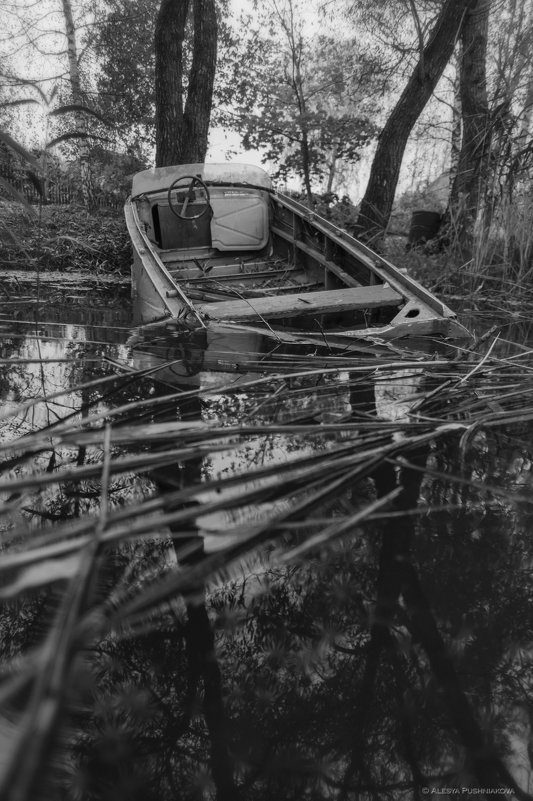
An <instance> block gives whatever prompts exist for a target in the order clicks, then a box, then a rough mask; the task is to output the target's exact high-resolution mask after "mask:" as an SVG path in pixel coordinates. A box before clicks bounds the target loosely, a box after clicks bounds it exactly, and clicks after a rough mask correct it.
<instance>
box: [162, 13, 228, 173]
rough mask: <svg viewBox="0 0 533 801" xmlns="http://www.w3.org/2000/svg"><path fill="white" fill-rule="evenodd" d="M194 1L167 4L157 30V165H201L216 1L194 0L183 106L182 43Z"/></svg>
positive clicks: (213, 64)
mask: <svg viewBox="0 0 533 801" xmlns="http://www.w3.org/2000/svg"><path fill="white" fill-rule="evenodd" d="M188 12H189V0H162V2H161V6H160V9H159V14H158V16H157V20H156V28H155V103H156V115H155V116H156V166H158V167H163V166H166V165H170V164H187V163H189V162H202V161H204V160H205V154H206V151H207V138H208V132H209V120H210V117H211V105H212V97H213V85H214V80H215V69H216V55H217V17H216V8H215V2H214V0H193V21H194V40H193V53H192V65H191V70H190V73H189V76H188V78H189V80H188V91H187V100H186V102H185V108H184V102H183V77H184V76H183V43H184V39H185V25H186V22H187V15H188Z"/></svg>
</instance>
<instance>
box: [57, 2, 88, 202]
mask: <svg viewBox="0 0 533 801" xmlns="http://www.w3.org/2000/svg"><path fill="white" fill-rule="evenodd" d="M62 2H63V16H64V17H65V29H66V36H67V55H68V68H69V78H70V91H71V94H72V102H73V103H74V104H75V105H77V106H81V105H83V94H82V91H81V80H80V71H79V68H78V49H77V46H76V28H75V26H74V17H73V16H72V6H71V3H70V0H62ZM76 133H78V134H80V140H79V145H78V148H79V158H80V171H81V191H82V195H83V202H84V204H85V206H87V208H89V209H91V208H93V207H94V181H93V174H92V169H91V160H90V153H89V145H88V143H87V139H86V135H87V117H86V116H85V114H84V113H83V112H82V111H79V112H77V113H76Z"/></svg>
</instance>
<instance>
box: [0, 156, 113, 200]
mask: <svg viewBox="0 0 533 801" xmlns="http://www.w3.org/2000/svg"><path fill="white" fill-rule="evenodd" d="M0 177H1V178H3V179H4V180H5V181H7V182H8V183H9V184H10V185H11V186H12V187H13V188H14V189H16V190H17V192H19V193H20V194H21V195H23V196H24V197H25V198H26V200H27V201H28V203H36V204H38V203H40V202H41V201H42V202H43V203H45V204H58V205H68V204H70V203H82V201H83V198H82V193H81V187H80V186H79V185H78V184H77V183H76V182H75V181H73V180H72V179H70V178H68V177H61V178H59V179H49V180H47V181H45V182H44V186H43V194H42V196H41V194H40V193H39V191H38V189H37V187H36V186H35V184H34V183H33V182H32V180H31V179H30V178H29V177H28V175H27V174H25V173H24V172H22V171H18V170H14V169H13V168H12V167H11V165H9V164H5V163H2V162H0ZM0 197H3V198H6V199H8V198H9V199H12V196H11V197H10V196H9V192H8V190H7V189H5V188H4V187H2V186H0ZM125 199H126V198H125V197H124V198H122V197H120V196H119V195H118V196H117V195H116V194H111V193H109V192H104V191H102V190H99V189H97V191H96V193H95V200H96V204H97V206H99V207H100V208H113V209H116V208H120V207H122V206H123V205H124V201H125Z"/></svg>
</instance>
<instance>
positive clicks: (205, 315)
mask: <svg viewBox="0 0 533 801" xmlns="http://www.w3.org/2000/svg"><path fill="white" fill-rule="evenodd" d="M125 214H126V222H127V226H128V231H129V234H130V237H131V241H132V244H133V267H132V288H133V294H134V297H136V299H137V308H138V318H139V319H138V320H137V322H139V323H141V324H144V323H151V322H154V321H158V320H168V319H169V318H170V319H171V320H172V321H175V323H176V325H178V326H183V327H185V328H188V329H197V328H200V329H202V328H204V329H205V328H208V327H209V326H210V325H218V326H220V325H221V324H222V325H230V326H236V327H242V326H244V327H247V328H249V329H255V330H258V331H261V330H262V331H265V332H266V331H269V332H270V334H273V335H274V336H278V335H279V336H280V337H282V335H283V334H285V335H287V333H288V332H294V333H298V334H300V335H301V334H302V332H305V333H306V334H309V335H312V336H314V337H315V338H316V337H317V336H318V337H320V338H321V339H322V341H327V340H328V337H334V338H335V339H336V341H338V338H339V337H342V338H343V339H345V338H354V337H360V338H368V337H376V338H381V339H385V340H387V339H395V338H398V337H405V336H413V335H414V336H420V335H423V336H425V335H430V336H438V337H446V338H464V337H465V335H466V336H468V334H467V332H466V330H465V329H464V328H463V326H462V325H460V324H459V323H458V321H457V319H456V316H455V314H454V312H453V311H452V310H451V309H449V308H448V307H447V306H446V305H445V304H444V303H442V302H441V301H440V300H438V298H436V297H435V296H434V295H432V293H431V292H429V291H428V290H426V289H424V288H423V287H422V286H421V285H420V284H419V283H418V282H417V281H415V280H414V279H412V278H411V277H409V276H408V275H407V274H405V272H403V271H401V270H399V269H398V268H396V267H394V266H393V265H392V264H391V263H389V262H388V261H387V260H386V259H384V258H383V257H382V256H380V255H378V254H376V253H374V252H373V251H372V250H371V249H370V248H368V247H366V246H365V245H364V244H362V243H361V242H359V241H358V240H356V239H354V238H353V237H352V236H350V235H348V234H347V233H345V232H344V231H342V230H340V229H339V228H337V227H335V226H334V225H332V224H331V223H330V222H328V221H327V220H325V219H323V218H322V217H320V216H318V215H317V214H315V213H314V212H312V211H310V210H309V209H308V208H306V207H305V206H303V205H302V204H300V203H298V202H296V201H295V200H293V199H292V198H289V197H286V196H284V195H282V194H279V193H278V192H276V191H274V190H273V189H272V185H271V181H270V178H269V176H268V175H267V173H266V172H264V171H263V170H262V169H260V168H258V167H255V166H250V165H244V164H229V165H228V164H183V165H178V166H173V167H159V168H153V169H149V170H144V171H142V172H140V173H138V174H137V175H135V176H134V178H133V186H132V194H131V197H130V198H129V199H128V201H127V203H126V207H125Z"/></svg>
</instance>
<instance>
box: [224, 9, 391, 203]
mask: <svg viewBox="0 0 533 801" xmlns="http://www.w3.org/2000/svg"><path fill="white" fill-rule="evenodd" d="M305 20H306V12H305V10H304V9H303V7H302V8H300V7H299V5H298V4H297V2H296V0H285V2H282V3H275V2H272V3H268V4H266V5H265V6H264V8H263V9H262V10H261V11H259V14H258V15H255V16H254V17H252V16H248V17H247V18H243V19H241V21H240V25H239V27H240V30H241V31H247V34H246V35H245V37H244V38H243V39H241V41H240V42H238V43H237V44H235V46H234V47H233V48H232V50H231V52H230V56H231V60H232V69H233V73H234V80H233V81H232V82H231V84H230V86H229V91H228V92H227V93H226V95H225V96H224V97H223V99H224V100H225V103H226V109H227V111H226V124H227V125H228V127H232V128H236V129H237V130H238V131H239V132H240V134H241V136H242V141H243V144H244V147H245V148H246V149H258V150H262V151H263V152H264V159H265V161H272V162H274V163H275V164H276V165H277V172H276V175H277V177H281V178H286V177H288V176H289V175H290V174H292V175H296V176H298V177H300V178H302V179H303V181H304V184H305V186H306V190H307V193H308V195H309V193H310V185H311V182H312V181H325V182H326V184H327V188H328V190H331V188H332V183H333V179H334V176H335V173H336V170H337V169H338V166H339V163H342V162H348V163H354V162H356V161H357V160H358V159H359V157H360V152H361V149H362V147H364V145H366V144H367V143H368V142H369V141H370V140H371V139H372V138H373V137H374V136H375V134H376V127H375V125H374V124H373V122H372V121H371V114H372V111H373V110H375V107H376V100H375V98H373V97H372V95H373V93H374V92H375V89H376V86H377V82H378V80H379V79H380V77H381V75H382V70H381V67H380V64H379V63H378V62H377V60H376V59H375V58H373V56H372V54H370V53H367V52H366V49H365V48H362V47H361V46H360V45H359V43H358V41H357V39H356V37H354V36H353V35H350V36H349V37H340V38H339V37H338V36H334V35H332V34H330V33H328V32H325V33H320V34H317V33H316V32H315V31H308V30H307V27H306V23H305Z"/></svg>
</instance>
